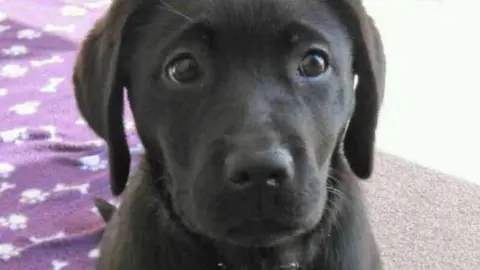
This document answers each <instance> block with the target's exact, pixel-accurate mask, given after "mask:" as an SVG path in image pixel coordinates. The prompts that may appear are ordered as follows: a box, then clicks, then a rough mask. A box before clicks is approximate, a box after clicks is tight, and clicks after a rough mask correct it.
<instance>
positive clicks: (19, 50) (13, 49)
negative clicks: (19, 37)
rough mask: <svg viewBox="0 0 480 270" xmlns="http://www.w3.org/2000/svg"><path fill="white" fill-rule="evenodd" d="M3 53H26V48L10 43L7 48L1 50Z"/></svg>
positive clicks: (11, 54)
mask: <svg viewBox="0 0 480 270" xmlns="http://www.w3.org/2000/svg"><path fill="white" fill-rule="evenodd" d="M2 51H3V53H4V54H6V55H9V56H19V55H26V54H27V53H28V48H27V47H26V46H25V45H12V46H10V47H9V48H6V49H3V50H2Z"/></svg>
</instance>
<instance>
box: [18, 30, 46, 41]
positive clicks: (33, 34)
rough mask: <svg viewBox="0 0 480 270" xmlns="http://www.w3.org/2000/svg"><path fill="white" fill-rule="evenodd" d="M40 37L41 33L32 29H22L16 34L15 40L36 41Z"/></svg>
mask: <svg viewBox="0 0 480 270" xmlns="http://www.w3.org/2000/svg"><path fill="white" fill-rule="evenodd" d="M41 36H42V33H40V32H38V31H36V30H33V29H23V30H20V31H18V32H17V39H36V38H39V37H41Z"/></svg>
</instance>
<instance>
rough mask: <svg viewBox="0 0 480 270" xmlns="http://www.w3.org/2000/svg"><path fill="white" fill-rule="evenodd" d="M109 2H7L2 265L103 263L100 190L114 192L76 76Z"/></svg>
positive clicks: (2, 2)
mask: <svg viewBox="0 0 480 270" xmlns="http://www.w3.org/2000/svg"><path fill="white" fill-rule="evenodd" d="M109 2H110V1H105V0H0V269H1V270H4V269H9V270H17V269H22V270H27V269H33V270H40V269H42V270H47V269H52V270H60V269H65V270H67V269H72V270H76V269H94V262H95V258H96V257H97V256H98V250H97V249H96V247H97V245H98V241H99V238H100V236H101V233H102V228H103V226H104V223H103V222H102V219H101V217H100V216H99V215H98V213H96V211H95V209H94V208H93V204H92V198H93V197H95V196H102V197H104V198H107V199H109V200H111V199H112V197H111V195H110V190H109V185H108V168H107V162H108V161H107V160H106V148H105V146H104V144H103V143H102V141H101V140H99V138H98V137H96V136H95V135H94V134H93V132H92V131H90V129H89V128H88V127H87V126H86V125H85V122H84V121H83V120H82V119H81V117H80V116H79V113H78V111H77V108H76V107H75V102H74V99H73V90H72V84H71V80H70V78H71V73H72V64H73V61H74V58H75V55H76V53H77V51H78V48H79V44H80V41H81V40H82V39H83V37H84V36H85V34H86V32H87V31H88V30H89V29H90V27H92V25H93V23H94V21H95V19H97V18H98V17H99V16H101V15H102V14H103V12H104V11H105V9H106V7H107V6H108V4H109ZM127 115H128V116H129V115H130V114H127ZM127 120H128V119H127ZM126 127H127V130H128V131H129V142H130V144H131V147H132V148H131V151H132V153H133V155H134V157H138V154H139V153H141V151H142V148H141V145H139V144H138V140H137V139H136V137H135V133H134V126H133V124H132V123H131V122H129V121H126Z"/></svg>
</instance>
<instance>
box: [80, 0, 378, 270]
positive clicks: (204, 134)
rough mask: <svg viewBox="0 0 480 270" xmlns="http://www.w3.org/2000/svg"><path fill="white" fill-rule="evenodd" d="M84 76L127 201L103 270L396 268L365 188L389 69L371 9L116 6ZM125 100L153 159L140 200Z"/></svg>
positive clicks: (273, 0) (316, 4)
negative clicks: (384, 257) (382, 247)
mask: <svg viewBox="0 0 480 270" xmlns="http://www.w3.org/2000/svg"><path fill="white" fill-rule="evenodd" d="M355 75H357V76H358V84H357V85H356V86H355V85H354V77H355ZM73 79H74V84H75V94H76V99H77V104H78V107H79V109H80V111H81V113H82V115H83V116H84V118H85V119H86V121H87V122H88V124H89V125H90V127H91V128H92V129H93V130H94V131H95V132H96V133H97V134H98V135H99V136H101V137H102V138H104V139H105V141H106V142H107V143H108V146H109V158H110V174H111V188H112V192H113V193H114V194H115V195H119V194H121V193H122V197H123V202H122V205H121V206H120V208H119V209H118V210H116V211H115V213H114V214H113V216H112V217H111V220H110V221H109V222H108V225H107V227H106V231H105V234H104V236H103V239H102V242H101V250H100V252H101V255H100V258H99V262H98V269H102V270H113V269H117V270H118V269H120V270H121V269H125V270H127V269H128V270H136V269H139V270H140V269H141V270H157V269H161V270H213V269H222V268H223V269H270V270H273V269H322V270H354V269H355V270H377V269H381V260H380V256H379V253H378V251H377V247H376V242H375V239H374V236H373V233H372V231H371V228H370V225H369V222H368V218H367V215H366V213H365V211H364V207H363V204H362V196H361V192H360V189H359V185H358V179H366V178H368V177H370V175H371V173H372V163H373V158H374V144H375V143H374V142H375V130H376V125H377V118H378V112H379V108H380V104H381V102H382V99H383V91H384V80H385V61H384V55H383V47H382V42H381V40H380V37H379V34H378V31H377V29H376V27H375V25H374V23H373V21H372V19H371V18H370V17H369V16H368V15H367V14H366V12H365V10H364V7H363V5H362V3H361V2H360V1H355V0H296V1H291V0H177V1H173V0H172V1H161V0H143V1H142V0H114V2H113V4H112V6H111V7H110V9H109V10H108V12H107V14H106V15H105V16H104V17H103V18H102V19H100V20H99V21H98V22H97V23H96V25H95V26H94V28H93V30H91V32H90V33H89V35H88V36H87V38H86V40H85V41H84V43H83V46H82V49H81V51H80V54H79V57H78V59H77V63H76V67H75V71H74V78H73ZM124 88H126V89H127V91H126V93H127V95H128V99H129V101H130V106H131V109H132V112H133V116H134V119H135V122H136V127H137V131H138V134H139V137H140V139H141V141H142V143H143V145H144V147H145V149H146V152H145V155H144V158H143V160H142V162H141V163H140V165H139V168H138V169H137V171H136V174H135V175H133V176H131V177H130V180H129V184H128V186H127V188H126V189H125V191H124V188H125V187H126V183H127V179H128V176H129V165H130V156H129V152H128V147H127V143H126V140H125V131H124V127H123V123H122V115H123V94H124V90H123V89H124ZM97 203H98V202H97ZM109 211H110V212H111V209H110V210H108V209H107V210H106V212H105V213H106V214H104V216H105V218H107V219H108V218H109V215H110V214H109V213H110V212H109Z"/></svg>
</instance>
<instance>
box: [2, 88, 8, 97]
mask: <svg viewBox="0 0 480 270" xmlns="http://www.w3.org/2000/svg"><path fill="white" fill-rule="evenodd" d="M6 95H8V89H7V88H0V97H4V96H6Z"/></svg>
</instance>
